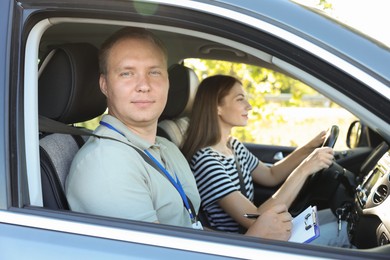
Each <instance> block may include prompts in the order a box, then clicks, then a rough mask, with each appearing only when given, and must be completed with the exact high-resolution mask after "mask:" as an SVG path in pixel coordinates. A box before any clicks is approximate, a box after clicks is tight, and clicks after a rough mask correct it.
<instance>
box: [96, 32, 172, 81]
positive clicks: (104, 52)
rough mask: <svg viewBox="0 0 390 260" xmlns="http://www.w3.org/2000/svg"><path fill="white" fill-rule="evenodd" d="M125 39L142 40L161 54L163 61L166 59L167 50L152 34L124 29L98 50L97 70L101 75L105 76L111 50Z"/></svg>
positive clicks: (107, 40) (113, 35)
mask: <svg viewBox="0 0 390 260" xmlns="http://www.w3.org/2000/svg"><path fill="white" fill-rule="evenodd" d="M125 39H143V40H147V41H149V42H151V43H152V44H154V45H155V46H156V47H157V48H159V49H160V50H161V52H162V53H163V55H164V57H165V60H166V61H167V59H168V53H167V49H166V47H165V45H164V43H163V42H162V41H161V40H160V39H159V38H158V37H157V36H156V35H154V34H153V33H152V32H150V31H148V30H146V29H144V28H136V27H124V28H122V29H120V30H118V31H116V32H115V33H114V34H112V35H111V36H110V37H108V38H107V39H106V40H105V41H104V42H103V44H102V45H101V47H100V50H99V69H100V73H101V74H107V59H108V55H109V52H110V50H111V48H112V47H113V46H114V45H115V44H116V43H117V42H119V41H121V40H125Z"/></svg>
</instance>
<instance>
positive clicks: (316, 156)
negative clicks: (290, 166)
mask: <svg viewBox="0 0 390 260" xmlns="http://www.w3.org/2000/svg"><path fill="white" fill-rule="evenodd" d="M332 162H333V149H332V148H330V147H321V148H316V149H315V150H314V151H313V152H312V153H311V154H310V155H309V156H308V157H307V158H306V159H305V160H303V161H302V163H301V164H300V165H299V166H298V167H299V168H300V169H299V170H300V171H303V172H305V173H307V175H311V174H313V173H316V172H318V171H320V170H322V169H326V168H328V167H329V166H330V165H331V164H332Z"/></svg>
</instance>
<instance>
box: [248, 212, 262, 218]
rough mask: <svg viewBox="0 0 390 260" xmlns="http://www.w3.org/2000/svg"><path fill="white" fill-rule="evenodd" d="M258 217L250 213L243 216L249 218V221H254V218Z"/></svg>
mask: <svg viewBox="0 0 390 260" xmlns="http://www.w3.org/2000/svg"><path fill="white" fill-rule="evenodd" d="M259 216H260V215H259V214H251V213H246V214H244V217H246V218H250V219H256V218H258V217H259Z"/></svg>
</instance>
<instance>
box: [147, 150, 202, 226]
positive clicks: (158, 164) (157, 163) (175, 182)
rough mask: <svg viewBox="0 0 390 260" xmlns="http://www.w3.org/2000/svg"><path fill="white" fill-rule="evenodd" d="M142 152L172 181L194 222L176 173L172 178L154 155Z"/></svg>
mask: <svg viewBox="0 0 390 260" xmlns="http://www.w3.org/2000/svg"><path fill="white" fill-rule="evenodd" d="M144 152H145V153H146V154H147V155H148V156H149V158H150V159H152V160H153V162H154V163H155V164H156V165H157V166H158V168H160V169H161V171H162V172H163V173H164V174H165V176H166V177H167V178H168V180H169V181H170V182H171V183H172V185H173V186H174V187H175V188H176V190H177V191H178V192H179V194H180V197H181V199H182V200H183V203H184V206H185V207H186V209H187V210H188V213H189V214H190V218H191V220H192V221H193V222H195V218H194V215H193V213H192V210H191V207H190V204H189V203H188V199H187V196H186V194H185V192H184V189H183V186H182V185H181V183H180V180H179V178H177V175H176V174H175V177H176V180H175V179H173V177H172V176H171V175H170V174H169V172H168V171H167V170H166V169H165V168H164V166H162V165H161V163H160V162H159V161H157V159H156V158H154V156H153V155H152V154H151V153H149V151H147V150H144Z"/></svg>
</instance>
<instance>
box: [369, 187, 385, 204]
mask: <svg viewBox="0 0 390 260" xmlns="http://www.w3.org/2000/svg"><path fill="white" fill-rule="evenodd" d="M388 191H389V188H388V187H387V186H386V185H384V184H383V185H381V186H379V187H378V188H377V189H376V191H375V194H374V197H373V199H372V200H373V202H374V203H375V204H381V203H382V202H383V201H384V200H385V199H386V197H387V195H388Z"/></svg>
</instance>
